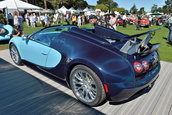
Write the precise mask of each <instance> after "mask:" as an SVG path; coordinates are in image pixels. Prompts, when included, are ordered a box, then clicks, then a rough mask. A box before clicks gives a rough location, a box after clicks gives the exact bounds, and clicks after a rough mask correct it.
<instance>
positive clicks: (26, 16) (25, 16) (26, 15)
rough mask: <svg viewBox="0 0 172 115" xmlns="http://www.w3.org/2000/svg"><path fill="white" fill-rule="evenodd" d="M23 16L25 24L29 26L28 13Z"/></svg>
mask: <svg viewBox="0 0 172 115" xmlns="http://www.w3.org/2000/svg"><path fill="white" fill-rule="evenodd" d="M24 18H25V20H26V25H27V26H28V27H29V26H30V21H29V13H26V14H25V15H24Z"/></svg>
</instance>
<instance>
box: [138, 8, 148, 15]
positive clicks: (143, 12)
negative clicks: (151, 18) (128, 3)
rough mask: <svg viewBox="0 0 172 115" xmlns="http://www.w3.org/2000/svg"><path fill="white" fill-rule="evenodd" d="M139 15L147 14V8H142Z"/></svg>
mask: <svg viewBox="0 0 172 115" xmlns="http://www.w3.org/2000/svg"><path fill="white" fill-rule="evenodd" d="M138 13H139V14H146V12H145V8H144V7H141V8H140V10H139V11H138Z"/></svg>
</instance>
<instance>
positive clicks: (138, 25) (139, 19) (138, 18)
mask: <svg viewBox="0 0 172 115" xmlns="http://www.w3.org/2000/svg"><path fill="white" fill-rule="evenodd" d="M140 21H141V17H140V15H137V25H136V27H137V28H136V30H140Z"/></svg>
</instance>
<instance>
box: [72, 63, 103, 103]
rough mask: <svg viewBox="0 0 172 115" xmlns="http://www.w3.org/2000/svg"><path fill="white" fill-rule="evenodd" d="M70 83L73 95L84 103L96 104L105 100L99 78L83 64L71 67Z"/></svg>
mask: <svg viewBox="0 0 172 115" xmlns="http://www.w3.org/2000/svg"><path fill="white" fill-rule="evenodd" d="M70 85H71V88H72V91H73V93H74V94H75V96H76V97H77V98H78V99H79V100H80V101H81V102H83V103H84V104H87V105H89V106H97V105H99V104H100V103H101V102H103V101H104V100H105V97H106V96H105V91H104V87H103V85H102V82H101V80H100V78H99V77H98V76H97V74H96V73H95V72H93V71H92V70H91V69H90V68H88V67H86V66H84V65H77V66H75V67H74V68H73V70H72V71H71V74H70Z"/></svg>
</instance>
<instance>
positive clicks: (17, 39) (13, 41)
mask: <svg viewBox="0 0 172 115" xmlns="http://www.w3.org/2000/svg"><path fill="white" fill-rule="evenodd" d="M22 41H23V39H22V37H19V36H17V37H13V38H11V40H10V41H9V49H10V45H11V44H14V45H15V46H16V48H17V50H18V52H19V54H20V57H21V59H23V58H22V54H21V49H20V44H21V42H22Z"/></svg>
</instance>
